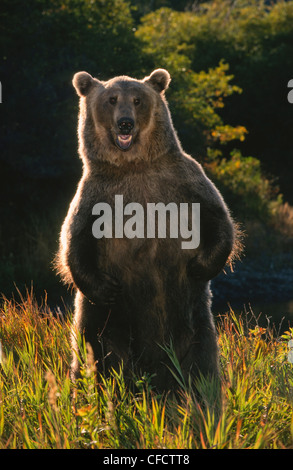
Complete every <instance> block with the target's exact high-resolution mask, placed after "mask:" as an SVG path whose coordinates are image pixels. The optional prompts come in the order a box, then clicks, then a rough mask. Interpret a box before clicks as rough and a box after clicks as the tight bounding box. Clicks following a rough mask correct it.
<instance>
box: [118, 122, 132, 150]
mask: <svg viewBox="0 0 293 470" xmlns="http://www.w3.org/2000/svg"><path fill="white" fill-rule="evenodd" d="M117 126H118V129H119V133H118V135H117V139H116V145H117V146H118V147H119V148H120V149H121V150H128V149H129V148H130V146H131V144H132V142H133V135H132V134H131V132H132V130H133V128H134V121H133V119H131V118H128V117H122V118H120V119H119V120H118V121H117Z"/></svg>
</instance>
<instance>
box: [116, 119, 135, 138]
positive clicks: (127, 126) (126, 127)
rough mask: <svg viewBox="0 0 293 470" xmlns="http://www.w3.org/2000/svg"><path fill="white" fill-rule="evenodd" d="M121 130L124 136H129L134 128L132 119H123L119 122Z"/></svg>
mask: <svg viewBox="0 0 293 470" xmlns="http://www.w3.org/2000/svg"><path fill="white" fill-rule="evenodd" d="M117 124H118V127H119V130H120V131H121V133H122V134H129V132H130V131H131V130H132V129H133V128H134V121H133V119H131V118H127V117H122V118H120V119H119V120H118V121H117Z"/></svg>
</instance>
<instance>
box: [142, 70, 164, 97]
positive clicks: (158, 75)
mask: <svg viewBox="0 0 293 470" xmlns="http://www.w3.org/2000/svg"><path fill="white" fill-rule="evenodd" d="M143 81H144V83H148V84H149V85H151V86H152V87H153V88H154V89H155V90H156V91H158V92H159V93H162V92H164V91H165V90H167V88H168V86H169V83H170V81H171V77H170V74H169V72H168V71H167V70H165V69H156V70H154V71H153V72H152V73H151V74H150V76H149V77H145V78H144V80H143Z"/></svg>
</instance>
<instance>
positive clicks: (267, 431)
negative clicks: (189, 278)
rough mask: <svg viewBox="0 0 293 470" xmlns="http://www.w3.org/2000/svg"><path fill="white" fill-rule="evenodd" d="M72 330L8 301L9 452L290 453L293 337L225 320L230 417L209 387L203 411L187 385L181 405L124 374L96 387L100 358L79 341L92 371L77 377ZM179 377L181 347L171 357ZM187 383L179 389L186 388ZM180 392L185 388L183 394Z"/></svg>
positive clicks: (1, 406)
mask: <svg viewBox="0 0 293 470" xmlns="http://www.w3.org/2000/svg"><path fill="white" fill-rule="evenodd" d="M70 324H71V314H70V313H69V312H68V318H67V319H63V317H56V316H54V315H53V314H52V312H51V311H50V310H49V308H48V307H47V305H46V303H44V304H43V306H42V307H38V305H37V304H36V302H35V301H34V300H33V298H32V295H28V296H27V298H25V299H22V300H21V302H20V303H16V302H15V301H8V300H5V299H4V302H3V305H2V307H1V312H0V341H1V350H0V448H10V449H20V448H24V449H77V448H79V449H80V448H90V449H95V448H108V449H115V448H124V449H137V448H138V449H162V448H163V449H174V448H177V449H192V448H195V449H198V448H219V449H224V448H244V449H251V448H263V449H269V448H290V447H291V446H292V442H293V435H292V406H293V380H292V377H293V374H292V372H293V371H292V364H290V363H289V362H288V360H287V354H288V346H287V344H288V341H289V340H290V339H292V337H293V331H292V329H291V330H290V331H287V332H285V333H284V335H283V336H282V337H276V336H275V335H274V334H273V331H272V330H271V329H269V328H261V327H259V326H258V324H257V323H256V324H255V323H252V321H251V320H249V321H248V320H247V319H246V322H244V320H243V319H242V318H241V317H237V316H236V315H235V314H234V312H233V311H230V312H229V314H225V315H224V316H223V317H221V318H220V319H219V325H218V329H219V342H220V348H221V367H222V396H223V408H222V411H221V413H220V414H219V413H216V412H215V410H214V408H213V407H211V406H210V405H209V403H210V401H209V399H208V397H209V396H213V393H214V391H213V384H211V383H207V382H204V381H202V382H201V390H202V393H203V394H204V396H205V397H206V398H207V400H206V402H205V406H203V404H201V405H200V404H199V403H198V402H197V400H196V398H195V397H194V396H193V394H192V393H191V392H190V389H189V386H188V384H182V383H181V384H180V385H181V392H180V395H179V397H177V399H176V398H175V397H172V396H171V395H169V396H165V397H160V396H158V395H156V394H155V393H154V392H153V391H152V389H151V379H150V378H146V377H140V378H136V379H135V378H134V379H133V380H134V385H136V391H135V392H134V391H133V390H130V389H129V388H128V386H127V385H126V382H125V379H124V375H123V367H121V368H120V370H118V371H115V370H113V371H112V374H111V375H110V377H108V378H105V377H99V380H98V381H97V378H96V375H95V368H94V360H93V356H92V351H91V348H90V347H89V346H88V345H87V344H85V343H84V340H83V338H82V337H80V338H79V343H80V350H81V359H82V360H83V361H84V366H83V368H82V372H81V378H80V379H79V381H78V383H77V384H73V383H72V382H71V380H70V377H69V361H70V339H69V338H70ZM166 351H167V352H168V355H169V356H170V357H172V358H173V362H174V365H175V366H176V370H177V373H178V374H179V376H180V370H179V369H180V366H179V365H178V363H177V360H176V358H175V356H174V351H173V350H172V345H169V346H168V347H167V348H166ZM179 381H180V380H179ZM180 385H179V384H178V386H180Z"/></svg>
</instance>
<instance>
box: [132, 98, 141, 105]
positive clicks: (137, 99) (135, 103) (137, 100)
mask: <svg viewBox="0 0 293 470" xmlns="http://www.w3.org/2000/svg"><path fill="white" fill-rule="evenodd" d="M133 102H134V105H135V106H138V105H139V104H140V99H139V98H134V100H133Z"/></svg>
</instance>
